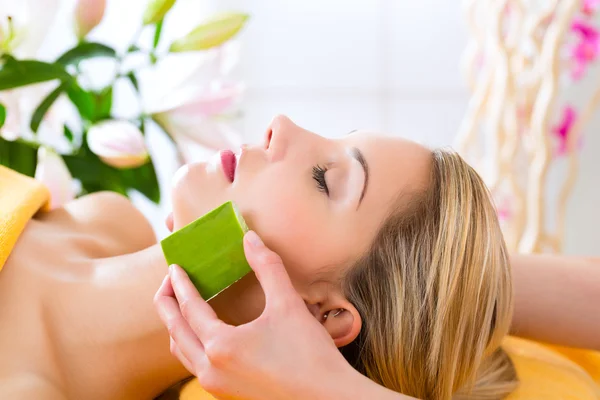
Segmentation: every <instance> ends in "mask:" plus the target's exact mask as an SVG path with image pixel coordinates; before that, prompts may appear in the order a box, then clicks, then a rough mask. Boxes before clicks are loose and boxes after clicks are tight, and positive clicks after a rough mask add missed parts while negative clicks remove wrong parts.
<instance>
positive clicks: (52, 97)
mask: <svg viewBox="0 0 600 400" xmlns="http://www.w3.org/2000/svg"><path fill="white" fill-rule="evenodd" d="M70 84H71V83H70V82H63V83H61V84H60V85H58V87H57V88H56V89H54V90H53V91H52V92H50V94H49V95H48V96H46V98H45V99H44V100H42V102H41V103H40V105H39V106H38V107H37V108H36V109H35V111H34V113H33V115H32V116H31V124H30V125H29V126H30V127H31V130H32V131H33V132H37V131H38V129H39V127H40V124H41V123H42V120H43V119H44V116H45V115H46V113H47V112H48V110H49V109H50V107H52V104H54V102H55V101H56V99H58V96H60V95H61V94H62V93H63V92H64V91H65V89H66V88H67V87H68V86H69V85H70Z"/></svg>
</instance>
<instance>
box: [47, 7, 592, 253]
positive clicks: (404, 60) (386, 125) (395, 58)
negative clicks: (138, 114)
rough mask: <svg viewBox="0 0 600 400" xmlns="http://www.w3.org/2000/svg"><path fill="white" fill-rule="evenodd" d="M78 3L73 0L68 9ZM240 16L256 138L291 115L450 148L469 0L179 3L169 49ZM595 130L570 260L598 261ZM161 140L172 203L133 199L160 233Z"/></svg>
mask: <svg viewBox="0 0 600 400" xmlns="http://www.w3.org/2000/svg"><path fill="white" fill-rule="evenodd" d="M42 2H43V1H42V0H41V1H40V3H42ZM145 3H146V0H127V1H124V0H108V10H107V16H106V18H105V20H104V22H103V23H102V25H101V26H100V27H99V28H98V29H97V30H96V31H95V32H94V33H93V35H94V36H95V37H97V38H99V39H102V40H105V41H106V40H108V41H109V42H110V43H112V44H113V45H117V46H118V45H120V44H121V45H124V44H123V43H122V38H128V37H130V36H131V35H132V34H133V32H134V31H135V30H136V28H137V26H138V25H137V24H136V23H134V22H132V21H137V20H138V19H139V16H140V15H141V12H142V10H143V8H144V6H145ZM72 4H73V0H65V10H67V9H68V8H69V7H71V5H72ZM232 9H235V10H240V11H245V12H248V13H249V14H250V15H251V20H250V22H249V25H248V27H247V28H246V29H245V31H244V32H243V33H242V35H241V38H242V41H243V50H242V59H241V63H240V66H239V68H238V71H237V74H238V75H239V76H240V77H242V78H243V79H244V80H245V82H246V84H247V86H248V90H247V93H246V95H245V99H244V103H243V109H244V115H245V116H244V118H243V119H242V121H241V123H240V129H241V130H242V132H243V133H244V136H245V140H246V141H247V142H253V141H255V140H257V139H258V138H261V137H262V135H263V133H264V131H265V128H266V126H267V124H268V122H269V121H270V119H271V117H272V116H273V115H275V114H278V113H284V114H287V115H288V116H290V117H291V118H292V119H293V120H294V121H295V122H297V123H298V124H300V125H301V126H303V127H305V128H307V129H311V130H313V131H315V132H318V133H320V134H322V135H325V136H331V137H333V136H338V135H343V134H344V133H346V132H348V131H350V130H352V129H360V128H365V129H377V130H382V131H386V132H391V133H394V134H398V135H402V136H405V137H408V138H411V139H414V140H419V141H422V142H425V143H427V144H430V145H433V146H440V145H451V144H452V141H453V138H454V135H455V133H456V130H457V128H458V125H459V123H460V121H461V118H462V115H463V113H464V110H465V106H466V101H467V93H466V89H465V85H464V84H463V81H462V79H461V77H460V74H459V67H458V65H459V60H460V54H461V52H462V50H463V48H464V46H465V44H466V33H465V29H464V25H463V20H462V14H461V9H460V1H458V0H419V1H410V0H327V1H323V0H303V1H299V0H253V1H242V0H178V1H177V4H176V6H175V8H174V10H173V12H172V15H170V17H169V19H168V21H167V22H166V24H165V34H166V39H167V40H165V42H168V38H174V37H177V36H179V35H181V34H184V33H186V30H188V29H190V28H191V27H192V26H194V25H195V24H196V23H197V22H199V21H201V20H202V19H203V18H205V17H206V16H208V15H210V14H211V13H212V12H215V11H218V10H232ZM65 14H66V13H65ZM68 27H69V24H68V23H66V21H65V23H64V24H62V26H60V27H58V28H57V30H56V32H54V33H53V35H54V36H53V37H54V38H57V40H58V38H61V40H63V41H64V39H65V38H66V37H67V36H68ZM48 51H52V43H50V45H49V48H48ZM173 73H174V74H176V73H177V71H173ZM118 96H119V95H118ZM120 96H121V97H120V98H119V97H118V98H117V104H118V105H119V106H120V107H123V108H127V107H128V104H127V95H126V94H125V93H123V94H121V95H120ZM592 122H593V123H592V125H591V126H590V127H589V128H588V129H586V134H587V136H588V139H586V144H585V147H584V150H583V154H582V170H581V173H580V178H579V181H578V184H577V188H576V190H575V194H574V196H573V198H572V201H571V204H570V210H569V214H568V225H567V229H568V240H567V252H569V253H578V254H600V250H598V247H600V234H598V233H597V227H598V226H599V225H600V208H599V207H598V204H600V179H599V178H598V176H599V172H600V157H597V155H596V154H595V152H598V151H600V132H598V128H599V127H600V117H598V116H597V117H596V118H595V119H594V121H592ZM152 141H153V144H154V146H153V147H154V149H159V150H155V152H157V153H158V154H157V156H158V160H159V168H160V170H161V174H160V179H161V184H162V185H163V198H164V199H165V201H164V202H163V204H162V206H161V208H160V209H156V208H154V207H152V206H151V205H149V204H147V203H146V202H144V201H142V200H137V201H136V202H137V203H138V204H139V206H140V207H141V208H142V210H143V211H144V212H145V213H146V214H147V215H148V216H149V217H150V218H151V220H152V221H153V223H154V225H155V227H156V229H157V233H158V235H159V236H163V235H164V234H166V232H165V229H164V228H163V226H162V225H163V222H162V221H163V218H164V215H165V212H166V211H167V210H168V209H169V208H170V201H169V199H168V197H169V196H168V181H169V177H170V175H171V174H172V172H173V170H174V168H175V163H174V160H173V153H172V152H171V151H170V150H168V149H166V150H165V148H166V147H165V146H164V144H165V143H164V140H163V139H162V138H161V137H160V136H158V135H155V136H154V137H153V138H152Z"/></svg>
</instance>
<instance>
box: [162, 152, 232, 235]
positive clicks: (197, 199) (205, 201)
mask: <svg viewBox="0 0 600 400" xmlns="http://www.w3.org/2000/svg"><path fill="white" fill-rule="evenodd" d="M214 172H219V173H221V174H222V172H221V171H211V165H210V164H209V163H193V164H188V165H184V166H182V167H181V168H179V170H178V171H177V172H176V173H175V175H174V176H173V185H172V190H171V196H172V201H173V228H174V230H177V229H179V228H181V227H183V226H185V225H187V224H189V223H190V222H192V221H194V220H196V219H198V218H200V217H201V216H202V215H204V214H206V213H207V212H209V211H210V210H212V209H213V208H215V207H217V206H219V205H220V204H222V203H224V202H225V201H227V194H226V189H227V187H226V185H225V184H224V179H223V177H222V176H218V175H217V174H215V173H214ZM219 178H220V179H219Z"/></svg>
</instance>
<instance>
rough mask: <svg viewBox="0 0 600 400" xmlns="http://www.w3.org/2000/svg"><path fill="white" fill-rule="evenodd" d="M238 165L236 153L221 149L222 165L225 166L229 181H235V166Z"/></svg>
mask: <svg viewBox="0 0 600 400" xmlns="http://www.w3.org/2000/svg"><path fill="white" fill-rule="evenodd" d="M236 165H237V159H236V157H235V154H234V153H233V151H231V150H223V151H221V166H222V167H223V173H224V174H225V177H227V179H229V182H233V180H234V179H235V167H236Z"/></svg>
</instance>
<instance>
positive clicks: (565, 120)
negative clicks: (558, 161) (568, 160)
mask: <svg viewBox="0 0 600 400" xmlns="http://www.w3.org/2000/svg"><path fill="white" fill-rule="evenodd" d="M575 121H577V111H576V110H575V108H573V107H571V106H566V107H565V109H564V110H563V115H562V120H561V121H560V122H559V124H558V125H556V126H555V127H554V128H552V133H553V134H554V135H555V136H556V138H557V139H558V148H557V155H559V156H562V155H565V154H567V151H568V142H569V135H570V134H571V132H572V130H573V125H574V124H575Z"/></svg>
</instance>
